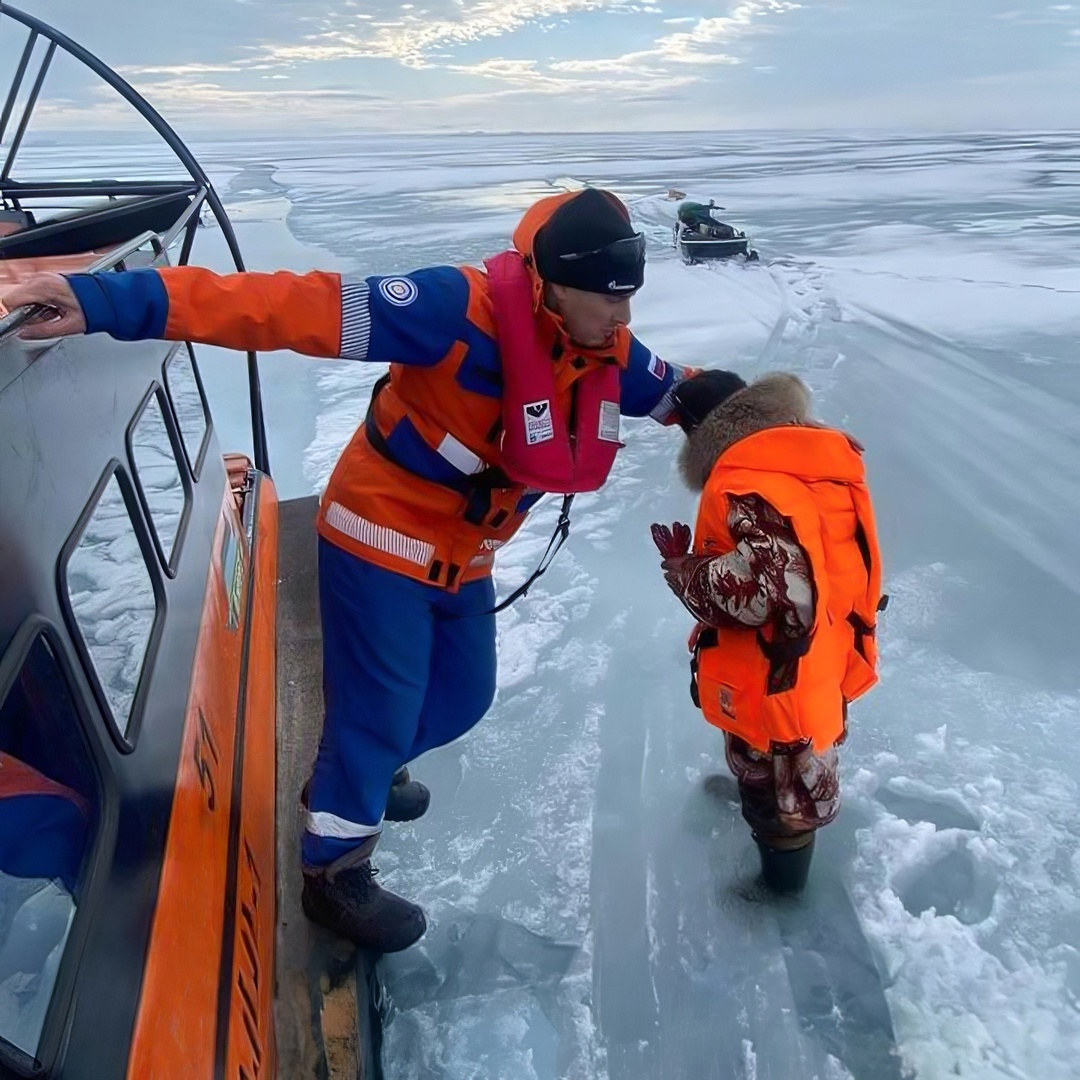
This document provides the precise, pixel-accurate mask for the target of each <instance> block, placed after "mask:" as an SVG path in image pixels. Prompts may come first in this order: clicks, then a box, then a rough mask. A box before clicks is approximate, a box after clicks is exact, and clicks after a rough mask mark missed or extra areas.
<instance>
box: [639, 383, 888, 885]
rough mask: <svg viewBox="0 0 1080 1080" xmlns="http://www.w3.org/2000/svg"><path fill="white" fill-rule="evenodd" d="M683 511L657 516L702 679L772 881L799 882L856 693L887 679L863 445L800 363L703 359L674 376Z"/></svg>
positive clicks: (825, 817) (702, 698) (708, 712)
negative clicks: (678, 516)
mask: <svg viewBox="0 0 1080 1080" xmlns="http://www.w3.org/2000/svg"><path fill="white" fill-rule="evenodd" d="M673 396H674V401H675V406H676V409H677V411H678V414H679V422H680V424H681V426H682V427H683V430H684V431H685V432H686V436H687V438H686V443H685V445H684V446H683V449H682V453H681V457H680V466H681V470H682V474H683V477H684V479H685V481H686V483H687V485H688V486H689V487H690V488H691V489H692V490H694V491H700V492H701V493H702V497H701V504H700V507H699V513H698V521H697V528H696V530H695V533H694V536H693V543H692V546H691V532H690V529H689V527H688V526H686V525H682V524H680V523H678V522H676V523H675V525H674V526H673V527H671V528H669V527H667V526H664V525H654V526H653V529H652V531H653V539H654V541H655V543H656V546H657V547H658V548H659V550H660V552H661V554H662V555H663V562H662V563H661V567H662V569H663V571H664V576H665V579H666V580H667V583H668V585H669V587H670V588H671V590H672V592H674V593H675V595H676V596H677V597H678V598H679V599H680V600H681V601H682V603H683V604H684V605H685V606H686V608H687V609H688V610H689V611H690V613H691V614H692V615H693V616H694V617H695V618H696V619H697V620H698V622H697V626H696V627H695V629H694V631H693V633H692V634H691V638H690V648H691V652H692V653H693V656H694V661H693V664H692V668H693V672H694V675H693V687H692V693H693V696H694V700H695V704H698V705H699V707H700V708H701V709H702V710H703V712H704V714H705V718H706V719H707V720H708V721H709V722H710V723H711V724H714V725H715V726H717V727H719V728H720V729H721V730H722V731H723V732H724V741H725V749H726V757H727V763H728V766H729V767H730V769H731V771H732V772H733V773H734V775H735V777H736V779H737V781H738V787H739V795H740V798H741V801H742V812H743V817H744V818H745V820H746V821H747V823H748V824H749V825H750V828H751V830H752V831H753V836H754V839H755V841H756V842H757V845H758V849H759V852H760V855H761V863H762V872H763V876H764V879H765V882H766V884H767V885H769V886H770V887H772V888H773V889H775V890H777V891H780V892H797V891H799V890H800V889H801V888H802V887H803V885H805V883H806V880H807V875H808V873H809V869H810V860H811V857H812V853H813V843H814V834H815V832H816V831H817V830H818V829H819V828H821V827H822V826H824V825H827V824H829V823H830V822H831V821H832V820H833V819H834V818H835V817H836V814H837V812H838V811H839V808H840V785H839V778H838V773H837V751H836V748H837V746H838V745H839V744H840V743H841V742H842V741H843V739H844V737H845V735H846V719H847V704H848V702H849V701H850V700H853V699H854V698H855V697H858V696H860V695H861V694H862V693H864V692H865V691H866V690H868V689H869V688H870V686H872V685H873V684H874V682H875V681H876V674H875V664H876V649H875V647H874V641H873V630H874V621H875V615H876V612H877V610H878V608H879V607H880V606H882V604H881V601H882V597H881V578H880V556H879V553H878V547H877V541H876V529H875V526H874V519H873V511H872V507H871V504H870V498H869V493H868V490H867V488H866V480H865V473H864V470H863V464H862V459H861V456H860V455H861V450H862V448H861V447H860V446H859V445H858V444H856V443H855V442H854V440H852V439H851V438H850V436H847V435H846V434H845V433H843V432H839V431H833V430H830V429H828V428H825V427H824V426H823V425H821V424H819V423H818V422H816V421H814V420H813V419H812V418H811V413H810V405H811V402H810V391H809V389H808V388H807V387H806V385H805V384H804V383H803V382H802V381H801V380H800V379H799V378H797V377H796V376H794V375H787V374H780V373H776V374H770V375H766V376H764V377H762V378H760V379H758V380H757V381H756V382H754V383H752V384H751V385H750V386H747V385H746V384H745V383H744V382H743V380H742V379H740V378H739V377H738V376H736V375H733V374H731V373H730V372H720V371H707V372H703V373H701V374H698V375H697V376H695V377H694V378H691V379H687V380H685V381H684V382H682V383H681V384H680V385H679V386H678V387H677V388H676V390H675V392H674V395H673Z"/></svg>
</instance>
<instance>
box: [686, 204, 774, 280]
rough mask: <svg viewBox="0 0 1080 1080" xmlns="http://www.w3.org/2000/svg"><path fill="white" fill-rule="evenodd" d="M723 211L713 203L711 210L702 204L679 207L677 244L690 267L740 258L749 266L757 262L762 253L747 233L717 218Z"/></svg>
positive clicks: (710, 206) (709, 205) (709, 206)
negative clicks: (716, 215) (715, 214)
mask: <svg viewBox="0 0 1080 1080" xmlns="http://www.w3.org/2000/svg"><path fill="white" fill-rule="evenodd" d="M723 209H724V207H722V206H717V205H716V203H715V202H713V201H712V200H711V199H710V200H709V203H708V205H707V206H706V205H705V203H699V202H684V203H682V204H681V205H680V206H679V217H678V221H677V222H676V223H675V228H674V243H675V247H676V248H678V250H679V254H680V255H682V258H683V262H685V263H686V264H687V265H688V266H692V265H693V264H694V263H699V262H703V261H708V260H712V259H731V258H735V257H736V256H742V258H743V259H744V260H745V261H746V262H755V261H757V258H758V253H757V252H756V251H754V250H753V249H752V248H751V247H750V239H749V237H747V235H746V233H744V232H742V231H741V230H740V229H736V228H735V227H734V226H733V225H727V224H725V223H724V222H722V221H719V220H718V219H717V218H716V217H715V216H714V215H713V210H723Z"/></svg>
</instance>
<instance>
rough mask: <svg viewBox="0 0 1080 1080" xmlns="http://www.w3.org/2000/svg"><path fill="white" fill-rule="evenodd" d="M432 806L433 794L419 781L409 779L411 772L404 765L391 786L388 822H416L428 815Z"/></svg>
mask: <svg viewBox="0 0 1080 1080" xmlns="http://www.w3.org/2000/svg"><path fill="white" fill-rule="evenodd" d="M430 804H431V792H430V791H428V789H427V788H426V787H424V785H423V784H421V783H420V781H419V780H412V779H410V777H409V770H408V769H407V768H406V767H405V766H404V765H402V767H401V768H400V769H398V771H397V772H396V773H394V779H393V781H392V783H391V786H390V794H389V795H388V796H387V799H386V814H385V818H386V820H387V821H415V820H416V819H417V818H419V817H423V816H424V815H425V814H426V813H427V808H428V806H429V805H430Z"/></svg>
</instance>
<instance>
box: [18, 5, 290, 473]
mask: <svg viewBox="0 0 1080 1080" xmlns="http://www.w3.org/2000/svg"><path fill="white" fill-rule="evenodd" d="M3 19H10V20H13V21H14V22H16V23H20V24H22V26H23V27H25V28H26V31H27V40H26V44H25V46H24V48H23V51H22V54H21V56H20V59H19V63H18V66H17V68H16V71H15V74H14V76H13V77H12V81H11V85H10V86H9V88H8V93H7V96H6V98H5V99H4V105H3V109H2V110H0V145H2V144H3V141H4V139H5V137H6V135H7V132H8V128H9V126H10V124H11V121H12V119H13V117H14V116H15V112H16V106H17V104H18V102H19V95H20V92H21V91H22V89H23V86H24V84H25V83H26V79H27V76H28V73H30V72H31V71H33V74H32V83H31V86H30V91H29V94H28V95H27V97H26V100H25V101H24V102H23V104H22V110H21V113H20V115H19V118H18V122H17V124H16V126H15V130H14V134H13V136H12V138H11V144H10V146H9V147H8V150H7V155H6V157H5V158H4V164H3V168H2V170H0V198H2V200H3V202H4V204H5V205H8V206H11V207H12V208H13V209H15V210H22V209H23V207H22V203H23V201H24V200H38V199H59V198H70V197H76V198H93V197H95V196H96V197H99V198H105V199H120V198H132V199H153V198H163V197H168V196H181V195H190V196H191V201H190V204H189V205H188V206H187V207H186V208H185V210H184V211H183V213H182V214H181V215H180V216H179V218H178V220H177V221H176V222H175V223H173V224H172V225H171V226H170V228H169V229H168V231H167V232H166V233H165V234H164V236H163V237H161V242H162V244H163V245H164V247H171V246H172V244H173V243H174V242H175V240H176V239H177V238H178V237H179V235H180V233H181V232H183V231H184V230H186V232H185V235H184V239H183V244H182V247H181V251H180V256H179V259H178V262H179V264H180V265H183V264H185V263H186V262H187V261H188V260H189V258H190V256H191V249H192V246H193V244H194V240H195V236H196V230H197V228H198V225H199V221H200V215H201V209H202V207H203V206H204V205H206V206H209V208H210V210H211V212H212V213H213V215H214V218H215V219H216V220H217V223H218V226H219V227H220V229H221V233H222V236H223V237H224V239H225V242H226V245H227V246H228V249H229V255H230V257H231V259H232V261H233V264H234V266H235V267H236V269H237V270H244V268H245V267H244V260H243V256H242V255H241V254H240V246H239V243H238V241H237V239H236V233H235V232H234V230H233V227H232V223H231V222H230V221H229V217H228V214H226V212H225V208H224V206H223V205H222V202H221V199H220V197H219V196H218V194H217V192H216V191H215V190H214V186H213V184H212V183H211V182H210V179H209V177H208V176H207V175H206V173H205V172H204V170H203V168H202V166H201V165H199V163H198V161H197V160H196V159H195V156H194V155H193V154H192V153H191V151H190V150H189V149H188V148H187V146H186V145H185V144H184V142H183V140H182V139H181V138H180V136H179V135H178V134H177V133H176V132H175V131H174V130H173V128H172V127H171V126H170V125H169V124H168V123H167V122H166V121H165V119H164V118H163V117H162V116H161V115H160V113H158V111H157V110H156V109H155V108H154V107H153V106H152V105H151V104H150V103H149V102H148V101H147V100H146V99H145V98H144V97H143V96H142V95H141V94H140V93H139V92H138V91H137V90H135V88H134V87H132V86H131V85H130V83H128V82H127V81H126V80H125V79H124V78H122V77H121V76H120V75H118V74H117V73H116V72H115V71H113V70H112V68H110V67H109V66H108V65H107V64H105V63H103V62H102V61H101V60H99V59H98V58H97V57H96V56H95V55H94V54H93V53H91V52H90V51H89V50H87V49H85V48H84V47H83V46H81V45H79V44H78V42H75V41H73V40H72V39H71V38H69V37H67V36H66V35H65V34H62V33H60V32H59V31H58V30H55V29H53V28H52V27H51V26H49V25H48V24H47V23H45V22H42V20H40V19H38V18H37V17H36V16H34V15H29V14H27V13H26V12H24V11H21V10H19V9H18V8H14V7H11V6H10V5H9V4H7V3H4V2H3V0H0V20H3ZM40 42H45V43H46V46H45V50H44V55H43V56H42V57H41V59H40V60H39V61H38V63H37V67H36V69H33V67H32V65H33V62H34V58H35V51H36V50H37V47H38V45H39V43H40ZM58 50H61V51H63V52H64V53H66V54H68V55H69V56H71V57H72V58H74V59H75V60H76V61H78V62H79V63H81V64H82V65H84V66H85V67H86V68H88V69H89V70H90V71H91V72H93V73H94V74H95V75H96V76H97V77H98V78H99V79H100V80H101V81H102V82H104V83H105V84H107V85H108V86H110V87H111V88H112V89H113V90H115V91H116V92H117V93H118V94H119V95H120V97H121V98H123V99H124V101H126V102H127V103H128V104H129V105H130V106H131V107H132V108H133V109H134V110H135V112H136V113H138V115H139V116H141V117H142V118H143V119H144V120H145V121H146V122H147V123H148V124H149V125H150V126H151V127H152V128H153V130H154V132H155V133H156V134H157V135H158V136H159V137H160V138H161V140H162V141H163V142H164V143H165V144H166V145H167V146H168V148H169V149H170V150H171V151H172V153H173V154H174V155H175V157H176V159H177V160H178V161H179V163H180V164H181V165H182V166H183V168H184V169H185V170H186V172H187V173H188V175H189V177H190V179H189V180H181V181H156V180H155V181H151V180H75V181H71V180H62V181H56V182H41V181H24V182H20V181H18V180H16V179H15V178H14V177H13V176H12V173H13V170H14V169H15V167H16V165H17V163H18V160H19V154H20V151H21V150H22V147H23V141H24V139H25V136H26V132H27V130H28V128H29V126H30V121H31V119H32V117H33V114H34V110H35V109H36V108H37V104H38V100H39V99H40V97H41V91H42V88H43V87H44V85H45V80H46V76H47V75H48V73H49V70H50V67H51V65H52V63H53V59H54V57H55V56H56V53H57V51H58ZM76 220H77V217H76ZM50 224H51V223H50ZM46 227H48V226H46ZM146 242H147V241H146V239H145V238H143V239H142V243H141V244H140V245H139V246H140V247H141V246H143V245H144V244H145V243H146ZM125 246H127V245H125ZM135 250H138V249H137V248H136V249H135ZM131 253H132V252H129V254H128V257H130V254H131ZM114 256H115V251H113V252H110V253H109V255H108V256H107V258H113V257H114ZM0 257H3V256H2V253H0ZM121 261H122V260H121ZM115 266H117V263H115V262H113V263H111V264H109V265H108V266H105V267H102V266H100V265H99V264H95V267H96V269H98V270H100V269H103V268H104V269H111V268H113V267H115ZM39 313H40V312H26V313H23V312H21V311H18V312H12V313H10V314H9V315H7V316H6V317H5V318H4V319H2V320H0V337H3V335H4V334H5V333H7V332H10V331H11V330H12V329H15V328H16V325H13V324H12V320H15V323H16V324H17V326H21V325H23V324H24V323H25V322H26V321H27V320H28V319H30V318H31V317H33V316H34V315H35V314H39ZM247 372H248V392H249V398H250V409H251V433H252V447H253V456H254V460H255V466H256V468H258V469H259V470H261V471H262V472H265V473H269V472H270V459H269V453H268V449H267V440H266V424H265V419H264V415H263V404H262V391H261V387H260V382H259V364H258V357H257V355H256V354H255V353H254V352H249V353H248V354H247Z"/></svg>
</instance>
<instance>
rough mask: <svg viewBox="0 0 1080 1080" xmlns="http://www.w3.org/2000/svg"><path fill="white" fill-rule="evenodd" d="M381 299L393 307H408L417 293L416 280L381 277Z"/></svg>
mask: <svg viewBox="0 0 1080 1080" xmlns="http://www.w3.org/2000/svg"><path fill="white" fill-rule="evenodd" d="M379 292H381V293H382V295H383V299H384V300H386V302H387V303H388V304H393V305H394V307H408V306H409V305H410V304H411V303H412V302H413V301H414V300H415V299H416V298H417V296H418V295H419V292H420V290H419V289H417V287H416V282H415V281H412V280H410V279H409V278H404V277H388V278H383V279H382V281H380V282H379Z"/></svg>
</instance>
